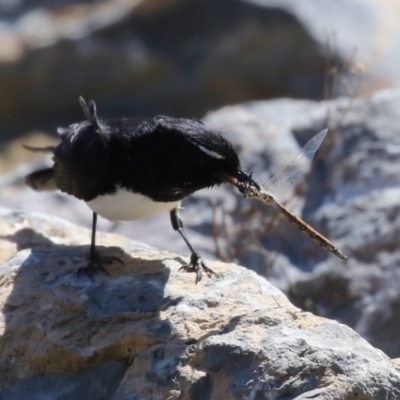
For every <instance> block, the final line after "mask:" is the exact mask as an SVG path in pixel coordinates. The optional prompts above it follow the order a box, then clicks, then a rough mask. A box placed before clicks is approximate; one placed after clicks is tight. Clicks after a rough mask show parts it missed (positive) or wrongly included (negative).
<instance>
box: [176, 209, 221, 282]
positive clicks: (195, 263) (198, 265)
mask: <svg viewBox="0 0 400 400" xmlns="http://www.w3.org/2000/svg"><path fill="white" fill-rule="evenodd" d="M170 216H171V224H172V228H173V229H174V230H175V231H178V233H179V234H180V235H181V236H182V238H183V240H184V241H185V243H186V244H187V246H188V247H189V250H190V251H191V253H192V254H191V256H190V264H189V265H184V266H183V267H181V268H180V269H179V270H181V269H183V270H185V271H186V272H195V273H196V283H197V282H199V281H200V280H201V277H202V274H203V270H204V271H205V272H206V273H207V275H208V276H210V275H216V273H215V272H214V271H213V270H212V269H211V268H209V267H207V265H206V263H205V262H204V260H203V259H202V257H201V256H200V254H199V253H198V252H197V251H196V250H195V249H194V247H193V246H192V245H191V244H190V242H189V240H188V238H187V237H186V235H185V232H184V231H183V223H182V220H181V218H180V216H179V210H178V208H174V209H173V210H172V211H171V212H170Z"/></svg>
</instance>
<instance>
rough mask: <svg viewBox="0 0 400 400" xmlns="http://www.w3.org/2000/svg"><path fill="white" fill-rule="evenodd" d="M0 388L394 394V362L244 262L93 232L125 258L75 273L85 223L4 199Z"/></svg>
mask: <svg viewBox="0 0 400 400" xmlns="http://www.w3.org/2000/svg"><path fill="white" fill-rule="evenodd" d="M0 228H1V230H0V231H1V232H2V236H1V238H0V248H1V252H0V263H1V266H0V309H1V310H2V311H1V313H0V351H1V353H0V354H1V356H0V399H1V400H16V399H25V398H29V399H32V400H42V399H52V400H55V399H56V400H61V399H62V400H72V399H78V398H90V399H91V400H100V399H104V400H105V399H112V400H128V399H129V400H139V399H145V400H152V399H154V400H156V399H181V400H184V399H190V400H197V399H198V400H200V399H201V400H207V399H226V400H229V399H232V400H233V399H252V400H253V399H254V400H256V399H262V398H266V399H277V400H278V399H281V400H283V399H298V400H300V399H311V398H312V399H349V400H350V399H354V398H357V399H363V400H367V399H371V400H372V399H373V400H380V399H382V400H384V399H398V398H400V373H399V372H398V370H397V369H396V366H395V364H394V363H393V362H392V361H391V360H390V359H389V358H388V357H387V356H386V355H385V354H384V353H383V352H381V351H380V350H378V349H375V348H373V347H372V346H371V345H370V344H368V343H367V342H366V341H365V340H364V339H362V338H361V337H360V336H359V335H358V334H357V333H355V332H354V331H353V330H352V329H350V328H348V327H346V326H345V325H342V324H340V323H338V322H335V321H330V320H328V319H325V318H321V317H317V316H315V315H313V314H311V313H309V312H304V311H301V310H300V309H298V308H296V307H295V306H293V305H292V304H291V303H290V302H289V301H288V299H287V298H286V297H285V296H284V295H283V294H282V292H281V291H280V290H278V289H277V288H275V287H274V286H273V285H271V284H270V283H269V282H268V281H266V280H265V279H264V278H262V277H260V276H258V275H257V274H255V273H254V272H252V271H249V270H247V269H246V268H243V267H240V266H237V265H234V264H225V263H221V262H213V263H211V266H212V268H214V269H215V271H216V272H217V273H218V277H214V278H206V277H205V278H203V280H202V281H201V282H200V283H199V284H197V285H196V284H195V283H194V276H193V275H191V274H187V273H185V272H182V271H179V268H180V266H181V265H182V263H183V262H184V261H185V258H182V257H181V256H179V255H176V254H172V253H167V252H164V251H159V250H156V249H154V248H151V247H148V246H146V245H143V244H140V243H134V242H131V241H128V240H127V239H126V238H124V237H121V236H118V235H113V234H101V235H99V245H100V250H101V251H102V252H103V253H104V254H109V255H118V257H120V258H121V259H122V260H123V261H124V265H123V266H122V265H120V264H119V263H115V264H112V265H109V266H108V271H109V272H110V277H105V276H102V275H99V276H97V277H95V279H94V280H93V281H91V280H90V279H88V278H85V277H80V278H78V277H77V275H76V271H77V269H78V268H79V267H80V266H82V265H84V263H85V255H86V253H87V251H88V245H87V243H88V240H87V239H84V238H85V237H86V236H87V238H88V237H89V235H88V233H89V232H88V231H87V230H86V229H83V228H79V227H76V226H74V225H72V224H70V223H68V222H66V221H63V220H60V219H57V218H52V217H49V216H48V215H42V214H34V213H24V212H17V211H10V210H5V209H1V210H0Z"/></svg>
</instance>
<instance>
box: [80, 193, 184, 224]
mask: <svg viewBox="0 0 400 400" xmlns="http://www.w3.org/2000/svg"><path fill="white" fill-rule="evenodd" d="M86 204H87V205H88V206H89V207H90V208H91V209H92V210H93V211H94V212H95V213H97V214H99V215H101V216H102V217H104V218H107V219H109V220H111V221H132V220H136V219H141V218H148V217H152V216H153V215H157V214H160V213H162V212H165V211H171V210H173V209H174V208H175V207H177V206H178V205H179V201H174V202H168V203H159V202H154V201H153V200H150V199H149V198H148V197H146V196H143V195H141V194H138V193H132V192H129V191H128V190H126V189H121V188H119V189H117V191H116V193H114V194H105V195H101V196H97V197H96V198H95V199H93V200H90V201H88V202H86Z"/></svg>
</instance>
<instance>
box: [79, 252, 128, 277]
mask: <svg viewBox="0 0 400 400" xmlns="http://www.w3.org/2000/svg"><path fill="white" fill-rule="evenodd" d="M114 261H116V262H118V263H120V264H122V265H123V264H124V263H123V261H122V260H121V259H120V258H118V257H115V256H100V255H99V254H98V253H97V252H94V253H91V254H90V256H89V263H88V265H87V266H86V267H81V268H79V269H78V271H77V275H78V277H82V276H88V277H89V278H90V279H91V280H93V278H94V277H95V276H96V275H97V274H98V273H102V274H104V275H107V276H110V273H109V272H108V271H107V270H106V269H105V268H104V266H103V264H106V265H109V264H112V263H113V262H114Z"/></svg>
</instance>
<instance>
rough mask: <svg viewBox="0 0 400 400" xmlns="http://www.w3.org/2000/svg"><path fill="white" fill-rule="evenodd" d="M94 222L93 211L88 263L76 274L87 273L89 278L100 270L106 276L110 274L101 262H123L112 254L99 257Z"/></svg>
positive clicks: (95, 218)
mask: <svg viewBox="0 0 400 400" xmlns="http://www.w3.org/2000/svg"><path fill="white" fill-rule="evenodd" d="M96 224H97V214H96V213H95V212H94V213H93V219H92V240H91V242H90V250H89V263H88V265H87V266H86V267H82V268H79V269H78V272H77V273H78V276H82V275H87V276H89V278H90V279H93V277H94V276H95V275H96V274H97V273H98V272H102V273H104V274H106V275H108V276H110V274H109V272H108V271H107V270H106V269H105V268H104V266H103V263H105V264H111V263H112V262H113V261H118V262H119V263H121V264H123V262H122V261H121V260H120V259H119V258H118V257H114V256H105V257H104V256H103V257H101V256H100V255H99V254H98V253H97V252H96Z"/></svg>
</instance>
